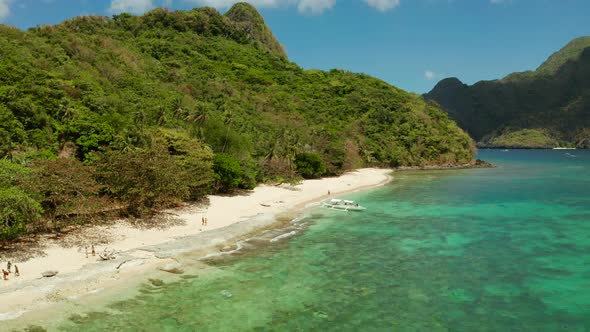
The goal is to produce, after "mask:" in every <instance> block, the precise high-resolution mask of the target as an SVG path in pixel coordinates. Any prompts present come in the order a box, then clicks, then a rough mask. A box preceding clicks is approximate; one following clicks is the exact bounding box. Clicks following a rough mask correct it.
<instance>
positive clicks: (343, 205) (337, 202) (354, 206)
mask: <svg viewBox="0 0 590 332" xmlns="http://www.w3.org/2000/svg"><path fill="white" fill-rule="evenodd" d="M322 205H323V206H324V207H327V208H328V209H333V210H342V211H363V210H366V209H367V208H366V207H364V206H360V205H359V204H358V203H357V202H355V201H349V200H345V199H337V198H332V199H331V200H329V201H325V202H323V204H322Z"/></svg>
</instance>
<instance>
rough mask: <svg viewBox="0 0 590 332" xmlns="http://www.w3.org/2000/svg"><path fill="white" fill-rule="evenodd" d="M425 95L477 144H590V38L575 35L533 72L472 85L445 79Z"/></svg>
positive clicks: (512, 145) (515, 74)
mask: <svg viewBox="0 0 590 332" xmlns="http://www.w3.org/2000/svg"><path fill="white" fill-rule="evenodd" d="M424 97H425V98H426V99H427V100H431V101H435V102H436V103H438V104H439V105H440V106H441V107H443V108H444V109H445V110H446V111H447V112H448V114H449V116H450V117H451V118H452V119H454V120H456V121H457V123H458V124H459V126H460V127H461V128H463V129H464V130H465V131H467V132H468V133H469V134H470V135H471V136H472V137H473V138H474V139H475V140H476V141H477V142H478V143H477V144H478V146H479V147H492V148H493V147H496V148H497V147H501V148H555V147H576V148H590V37H581V38H577V39H574V40H573V41H571V42H570V43H568V44H567V45H566V46H565V47H564V48H562V49H561V50H560V51H558V52H556V53H555V54H553V55H551V56H550V57H549V58H548V59H547V61H545V62H544V63H543V64H542V65H541V66H539V68H537V69H536V70H535V71H527V72H522V73H513V74H510V75H508V76H506V77H504V78H503V79H500V80H494V81H481V82H478V83H476V84H474V85H471V86H468V85H466V84H463V83H462V82H461V81H459V80H458V79H457V78H446V79H443V80H441V81H440V82H439V83H438V84H437V85H436V86H435V87H434V88H433V89H432V91H430V92H429V93H427V94H425V95H424Z"/></svg>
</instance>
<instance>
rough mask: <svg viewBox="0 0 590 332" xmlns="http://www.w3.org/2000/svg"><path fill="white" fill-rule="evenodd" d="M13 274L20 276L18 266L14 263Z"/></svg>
mask: <svg viewBox="0 0 590 332" xmlns="http://www.w3.org/2000/svg"><path fill="white" fill-rule="evenodd" d="M14 275H15V276H17V277H20V271H19V270H18V266H17V265H16V264H14Z"/></svg>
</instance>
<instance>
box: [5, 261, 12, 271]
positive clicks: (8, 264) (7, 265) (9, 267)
mask: <svg viewBox="0 0 590 332" xmlns="http://www.w3.org/2000/svg"><path fill="white" fill-rule="evenodd" d="M11 268H12V263H11V262H10V261H8V263H6V269H7V270H8V273H10V272H11V271H10V269H11Z"/></svg>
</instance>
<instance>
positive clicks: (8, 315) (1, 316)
mask: <svg viewBox="0 0 590 332" xmlns="http://www.w3.org/2000/svg"><path fill="white" fill-rule="evenodd" d="M25 312H27V310H21V311H12V312H4V313H0V321H3V320H12V319H16V318H18V317H20V316H22V315H23V314H24V313H25Z"/></svg>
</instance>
